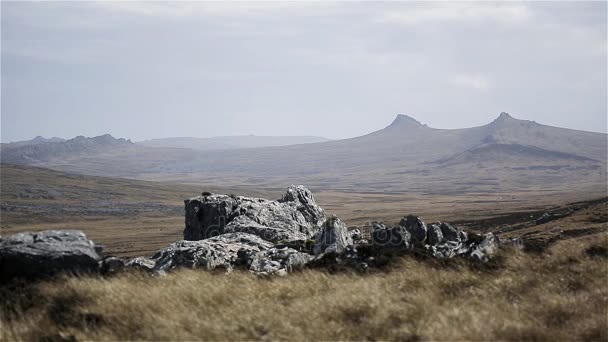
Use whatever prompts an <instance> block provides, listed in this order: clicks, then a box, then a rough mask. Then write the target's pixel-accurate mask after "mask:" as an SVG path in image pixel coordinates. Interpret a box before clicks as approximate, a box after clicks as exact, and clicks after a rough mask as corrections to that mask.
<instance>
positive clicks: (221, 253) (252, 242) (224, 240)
mask: <svg viewBox="0 0 608 342" xmlns="http://www.w3.org/2000/svg"><path fill="white" fill-rule="evenodd" d="M272 247H273V245H272V244H271V243H269V242H267V241H264V240H262V239H261V238H259V237H257V236H255V235H251V234H246V233H227V234H222V235H218V236H216V237H212V238H209V239H205V240H199V241H187V240H182V241H178V242H175V243H173V244H171V245H170V246H169V247H167V248H165V249H163V250H160V251H158V252H157V253H156V254H155V255H154V256H153V257H152V259H153V260H154V261H155V265H154V270H155V271H170V270H172V269H174V268H178V267H185V268H204V269H206V270H209V271H211V270H215V269H218V268H219V269H224V270H226V271H228V272H229V271H231V270H232V269H233V268H234V267H235V266H236V265H238V264H239V263H240V262H241V260H242V257H239V254H240V255H243V254H249V255H253V254H255V253H258V252H260V251H263V250H266V249H269V248H272Z"/></svg>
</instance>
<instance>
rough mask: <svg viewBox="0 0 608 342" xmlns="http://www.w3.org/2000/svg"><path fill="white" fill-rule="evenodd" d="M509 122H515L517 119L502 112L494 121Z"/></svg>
mask: <svg viewBox="0 0 608 342" xmlns="http://www.w3.org/2000/svg"><path fill="white" fill-rule="evenodd" d="M509 120H515V119H514V118H513V117H512V116H511V115H509V113H507V112H502V113H500V115H499V116H498V117H497V118H496V119H495V120H494V121H495V122H501V121H509Z"/></svg>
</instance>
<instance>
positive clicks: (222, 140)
mask: <svg viewBox="0 0 608 342" xmlns="http://www.w3.org/2000/svg"><path fill="white" fill-rule="evenodd" d="M325 141H330V139H327V138H323V137H316V136H257V135H236V136H222V137H211V138H191V137H176V138H161V139H151V140H145V141H140V142H136V144H138V145H141V146H147V147H170V148H191V149H194V150H203V151H209V150H230V149H237V148H256V147H271V146H287V145H298V144H311V143H318V142H325Z"/></svg>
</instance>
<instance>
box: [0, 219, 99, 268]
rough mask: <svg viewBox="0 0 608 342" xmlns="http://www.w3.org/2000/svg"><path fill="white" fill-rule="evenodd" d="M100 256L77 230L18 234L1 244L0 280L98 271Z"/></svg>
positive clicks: (3, 240)
mask: <svg viewBox="0 0 608 342" xmlns="http://www.w3.org/2000/svg"><path fill="white" fill-rule="evenodd" d="M100 261H101V257H100V256H99V254H98V253H97V250H96V249H95V244H94V243H93V241H91V240H89V239H87V237H86V235H85V234H84V233H83V232H81V231H78V230H49V231H44V232H27V233H18V234H15V235H11V236H8V237H4V238H2V239H1V241H0V270H1V271H0V278H2V279H11V278H15V277H23V278H40V277H45V276H52V275H56V274H58V273H62V272H66V273H88V272H98V271H99V262H100Z"/></svg>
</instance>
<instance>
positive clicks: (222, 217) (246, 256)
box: [0, 186, 500, 279]
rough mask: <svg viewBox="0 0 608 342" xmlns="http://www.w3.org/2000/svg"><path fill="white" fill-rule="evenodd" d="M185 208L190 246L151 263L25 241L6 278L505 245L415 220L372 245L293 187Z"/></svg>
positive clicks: (254, 266)
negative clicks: (276, 194)
mask: <svg viewBox="0 0 608 342" xmlns="http://www.w3.org/2000/svg"><path fill="white" fill-rule="evenodd" d="M185 204H186V228H185V230H184V237H185V240H181V241H177V242H175V243H172V244H171V245H169V246H168V247H166V248H164V249H162V250H160V251H158V252H157V253H155V254H154V255H153V256H152V257H150V258H148V257H137V258H134V259H131V260H130V261H128V262H125V261H124V260H122V259H119V258H116V257H111V256H106V257H105V258H103V259H102V258H101V257H100V255H99V254H98V253H99V252H100V249H99V248H98V247H96V246H95V244H94V243H93V242H92V241H90V240H88V239H87V238H86V236H85V235H84V234H83V233H82V232H80V231H46V232H40V233H20V234H16V235H13V236H9V237H5V238H1V239H0V270H1V272H0V278H2V279H11V278H15V277H23V278H39V277H43V276H49V275H55V274H58V273H61V272H70V273H86V272H99V273H101V274H103V275H111V274H114V273H117V272H119V271H121V270H125V269H139V270H143V271H145V272H150V273H153V274H164V273H166V272H170V271H173V270H175V269H180V268H189V269H203V270H207V271H215V270H220V271H222V272H230V271H232V270H233V269H242V270H248V271H250V272H252V273H254V274H257V275H285V274H287V273H289V272H292V271H294V270H296V269H299V268H302V267H334V266H338V268H340V267H347V268H350V269H356V270H359V271H365V270H367V269H368V267H379V266H382V265H383V264H385V263H386V260H388V259H390V258H391V257H393V256H397V255H402V254H406V253H410V252H414V253H415V254H420V253H424V254H426V255H429V256H432V257H436V258H452V257H456V256H462V257H466V258H469V259H471V260H474V261H479V262H486V261H488V260H489V258H491V257H492V256H493V255H494V254H495V253H496V252H497V251H498V248H499V244H500V241H499V239H498V237H496V236H495V235H493V234H492V233H487V234H485V235H477V234H473V233H470V234H467V233H466V232H464V231H462V230H460V229H458V228H456V227H453V226H451V225H450V224H448V223H442V222H435V223H431V224H429V225H427V224H425V223H424V222H423V221H422V220H421V219H420V218H419V217H416V216H413V215H409V216H407V217H404V218H403V219H402V220H401V221H400V223H399V224H398V225H395V226H389V225H385V224H383V223H378V222H375V223H373V225H372V227H373V231H372V232H371V239H372V242H371V243H368V242H367V240H365V239H363V237H362V235H363V234H362V232H361V231H360V230H358V229H353V230H351V231H349V230H348V228H347V226H346V224H344V223H343V222H342V221H341V220H340V219H339V218H338V217H335V216H332V217H330V218H327V219H326V217H325V214H324V212H323V209H321V207H319V206H318V205H317V204H316V203H315V201H314V199H313V197H312V194H311V192H310V191H309V190H307V189H306V188H304V187H302V186H290V187H289V188H288V189H287V192H286V193H285V194H284V195H283V196H282V197H281V198H280V199H279V200H276V201H270V200H266V199H262V198H250V197H240V196H234V195H230V196H226V195H214V194H209V193H204V194H203V196H200V197H196V198H192V199H190V200H187V201H185ZM354 240H355V241H354Z"/></svg>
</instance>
